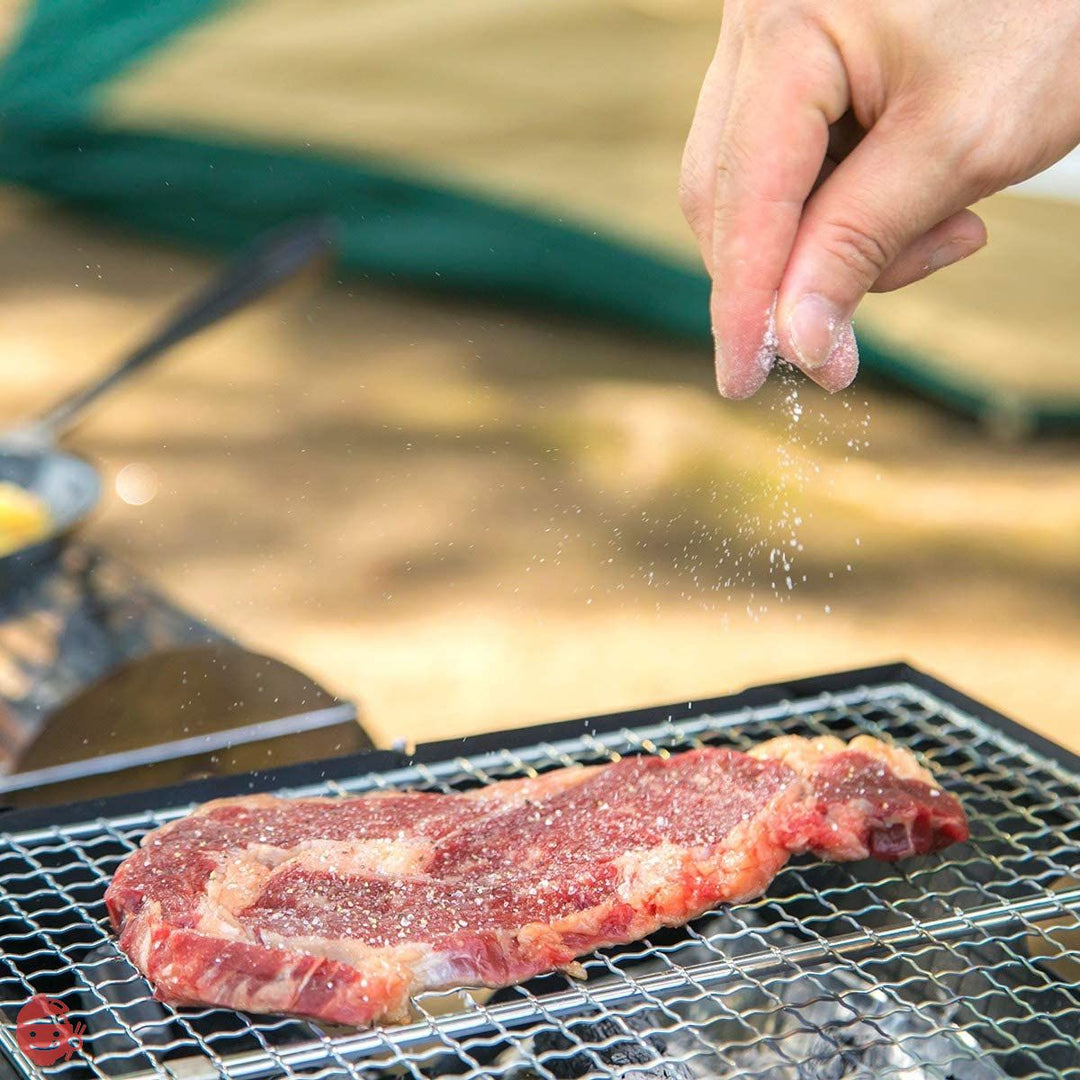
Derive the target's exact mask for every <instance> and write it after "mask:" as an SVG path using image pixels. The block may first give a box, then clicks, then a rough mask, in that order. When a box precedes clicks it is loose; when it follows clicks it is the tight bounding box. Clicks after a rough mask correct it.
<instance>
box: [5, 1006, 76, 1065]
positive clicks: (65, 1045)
mask: <svg viewBox="0 0 1080 1080" xmlns="http://www.w3.org/2000/svg"><path fill="white" fill-rule="evenodd" d="M85 1032H86V1025H85V1024H81V1023H79V1021H77V1020H76V1021H74V1022H72V1021H71V1020H69V1019H68V1007H67V1006H66V1005H65V1004H64V1003H63V1002H62V1001H60V1000H59V999H57V998H51V997H46V996H45V995H44V994H38V995H36V996H35V997H32V998H31V999H30V1000H29V1001H28V1002H27V1003H26V1004H25V1005H24V1006H23V1007H22V1008H21V1009H20V1010H19V1015H18V1016H17V1017H16V1019H15V1040H16V1042H18V1044H19V1049H20V1050H21V1051H22V1052H23V1053H24V1054H25V1055H26V1056H27V1057H28V1058H29V1059H30V1060H31V1061H32V1062H33V1063H34V1064H35V1065H55V1064H56V1063H57V1062H58V1061H67V1060H68V1059H69V1058H70V1057H71V1055H72V1054H74V1053H75V1051H76V1050H81V1049H82V1037H83V1035H84V1034H85Z"/></svg>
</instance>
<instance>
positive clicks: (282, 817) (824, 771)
mask: <svg viewBox="0 0 1080 1080" xmlns="http://www.w3.org/2000/svg"><path fill="white" fill-rule="evenodd" d="M966 838H967V823H966V821H965V818H964V813H963V810H962V809H961V807H960V804H959V803H958V802H957V800H956V799H955V798H954V797H953V796H952V795H949V794H948V793H946V792H944V791H942V790H941V788H939V787H938V786H937V784H936V783H935V782H934V781H933V779H932V777H931V776H930V774H929V773H927V772H925V770H923V769H921V768H920V767H919V766H918V764H917V763H916V762H915V761H914V759H913V758H912V757H911V755H910V754H908V753H906V752H905V751H903V750H899V749H897V748H895V747H889V746H886V745H885V744H883V743H881V742H879V741H877V740H875V739H871V738H869V737H867V736H860V737H859V738H857V739H854V740H853V741H852V742H851V743H850V744H844V743H842V742H841V741H840V740H838V739H833V738H823V739H813V740H808V739H800V738H797V737H783V738H780V739H773V740H771V741H770V742H767V743H764V744H763V745H761V746H759V747H757V748H756V749H755V750H753V751H752V752H751V753H750V754H741V753H737V752H735V751H733V750H726V749H711V748H710V749H701V750H691V751H688V752H686V753H681V754H676V755H673V756H671V757H667V758H660V757H639V758H627V759H624V760H622V761H619V762H617V763H615V764H612V765H604V766H593V767H588V768H569V769H560V770H557V771H555V772H551V773H548V774H546V775H544V776H540V777H537V778H532V779H525V780H510V781H503V782H502V783H498V784H493V785H491V786H489V787H486V788H482V789H479V790H477V791H470V792H467V793H464V794H456V795H437V794H427V793H421V792H401V793H385V792H380V793H377V794H372V795H367V796H361V797H359V798H345V799H280V798H276V797H274V796H269V795H253V796H246V797H242V798H238V799H225V800H220V801H218V802H212V803H208V804H206V805H205V806H203V807H201V808H200V809H198V810H196V811H195V812H194V813H193V814H191V815H190V816H188V817H186V818H183V819H182V820H180V821H176V822H173V823H171V824H169V825H166V826H164V827H163V828H161V829H158V830H156V831H155V832H152V833H150V834H149V835H148V836H147V837H146V838H145V839H144V840H143V844H142V847H141V848H140V850H139V851H138V852H136V853H135V854H134V855H132V856H131V857H130V858H128V859H127V860H126V861H125V862H124V863H123V864H122V865H121V867H120V868H119V870H117V872H116V876H115V878H114V879H113V882H112V884H111V885H110V886H109V889H108V891H107V893H106V896H105V899H106V903H107V905H108V908H109V912H110V914H111V916H112V919H113V922H114V923H115V925H116V926H117V928H118V930H119V931H120V946H121V948H122V949H123V950H124V952H125V953H127V955H128V956H129V957H130V958H131V960H132V961H133V963H135V964H136V966H137V967H138V968H139V969H140V970H141V971H142V972H143V973H144V974H145V975H146V976H147V977H148V978H149V979H150V980H151V982H152V983H153V984H154V986H155V989H156V993H157V995H158V997H159V998H160V999H161V1000H163V1001H167V1002H170V1003H172V1004H176V1005H184V1004H209V1005H224V1006H230V1007H233V1008H237V1009H244V1010H247V1011H250V1012H271V1013H290V1014H295V1015H300V1016H309V1017H313V1018H316V1019H322V1020H326V1021H330V1022H333V1023H340V1024H352V1025H365V1024H370V1023H374V1022H378V1021H383V1020H400V1019H403V1018H405V1017H407V1015H408V1003H409V997H410V995H412V994H415V993H418V992H421V991H424V990H436V989H445V988H449V987H453V986H457V985H474V986H475V985H485V986H506V985H510V984H512V983H516V982H521V981H523V980H525V979H528V978H531V977H532V976H533V975H536V974H539V973H540V972H543V971H550V970H553V969H556V968H567V967H570V966H571V965H572V964H573V962H574V960H575V958H576V957H579V956H581V955H583V954H585V953H588V952H591V951H592V950H594V949H597V948H600V947H602V946H605V945H614V944H618V943H623V942H628V941H634V940H636V939H638V938H641V937H644V936H646V935H648V934H649V933H651V932H653V931H654V930H656V929H657V928H658V927H660V926H673V925H678V924H680V923H683V922H686V921H687V920H689V919H692V918H694V917H696V916H697V915H700V914H701V913H702V912H704V911H707V910H708V909H710V908H712V907H715V906H716V905H717V904H721V903H734V902H740V901H745V900H749V899H752V898H753V897H756V896H759V895H760V894H761V893H762V892H764V890H765V889H766V888H767V887H768V885H769V882H770V881H772V879H773V877H774V876H775V875H776V873H777V872H778V871H779V870H780V868H781V867H782V866H783V865H784V863H785V862H786V861H787V860H788V858H789V857H790V856H791V855H792V854H795V853H798V852H803V851H813V852H815V853H817V854H818V855H820V856H822V857H824V858H830V859H838V860H845V859H860V858H865V857H866V856H867V855H874V856H876V857H878V858H884V859H898V858H902V857H904V856H907V855H915V854H922V853H925V852H928V851H933V850H936V849H937V848H940V847H943V846H945V845H946V844H949V843H952V842H954V841H958V840H964V839H966Z"/></svg>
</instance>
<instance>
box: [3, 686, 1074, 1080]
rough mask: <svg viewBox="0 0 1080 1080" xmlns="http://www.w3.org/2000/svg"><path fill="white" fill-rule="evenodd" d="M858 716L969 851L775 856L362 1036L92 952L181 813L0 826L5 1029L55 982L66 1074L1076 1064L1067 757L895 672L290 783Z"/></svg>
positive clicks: (341, 789)
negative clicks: (714, 891) (180, 994)
mask: <svg viewBox="0 0 1080 1080" xmlns="http://www.w3.org/2000/svg"><path fill="white" fill-rule="evenodd" d="M860 732H868V733H870V734H873V735H877V736H879V737H881V738H885V739H888V740H892V741H896V742H898V743H900V744H902V745H905V746H907V747H909V748H910V749H912V750H913V751H914V752H915V753H916V754H917V755H918V756H919V757H920V759H921V760H922V762H923V763H924V764H926V765H928V766H929V767H931V768H932V769H934V770H936V771H939V772H940V773H941V775H942V776H943V777H944V778H945V780H946V783H947V784H948V786H949V787H950V788H951V789H952V790H953V791H954V792H956V793H957V794H958V795H959V796H960V798H961V799H962V800H963V802H964V805H965V808H966V810H967V812H968V814H969V816H970V818H971V825H972V839H971V841H970V842H969V843H968V844H965V845H959V846H955V847H953V848H950V849H948V850H947V851H944V852H940V853H938V854H936V855H933V856H928V857H925V858H921V859H913V860H908V861H907V862H904V863H901V864H899V865H896V866H890V865H886V864H880V863H872V862H865V863H856V864H847V865H826V864H821V863H817V862H815V861H813V860H812V859H810V858H808V857H807V858H802V859H796V860H795V861H794V862H792V863H791V864H790V865H789V866H788V867H787V868H786V869H785V870H784V871H782V872H781V874H780V875H779V876H778V877H777V878H776V880H775V881H774V882H773V884H772V886H771V888H770V889H769V891H768V893H767V895H766V896H765V897H763V898H761V899H759V900H757V901H755V902H753V903H750V904H745V905H740V906H737V907H733V908H729V909H724V910H719V911H717V912H713V913H711V914H709V915H706V916H704V917H703V918H701V919H698V920H696V921H695V922H694V923H693V924H691V925H690V926H689V927H686V928H684V929H680V930H666V931H662V932H660V933H657V934H655V935H653V936H652V937H651V938H650V939H648V940H646V941H642V942H638V943H636V944H633V945H628V946H625V947H620V948H615V949H608V950H604V951H603V952H600V953H597V954H594V955H593V956H590V957H588V958H586V959H585V960H584V967H585V969H586V972H587V975H588V977H587V979H586V980H585V981H583V982H576V981H573V980H570V979H568V978H567V977H565V976H562V975H548V976H543V977H541V978H538V979H535V980H533V981H532V982H530V983H528V984H526V985H524V986H521V987H515V988H512V989H509V990H503V991H499V992H497V993H494V994H493V993H491V992H490V991H465V990H462V991H458V992H456V993H452V994H441V995H436V994H424V995H421V996H420V997H418V998H417V1000H416V1002H415V1019H414V1022H413V1023H411V1024H408V1025H405V1026H401V1027H396V1028H389V1027H388V1028H380V1029H375V1030H372V1031H365V1032H359V1033H357V1032H347V1031H333V1030H330V1029H327V1028H322V1027H319V1026H317V1025H315V1024H312V1023H308V1022H304V1021H297V1020H291V1019H272V1018H259V1017H251V1016H247V1015H242V1014H238V1013H235V1012H232V1011H229V1010H223V1009H181V1010H174V1009H171V1008H168V1007H165V1006H162V1005H160V1004H158V1003H156V1002H154V1001H152V999H151V997H150V994H149V990H148V987H147V985H146V983H145V981H144V980H143V979H142V977H141V976H139V975H138V973H137V972H136V971H135V970H134V969H133V968H132V967H131V965H130V964H129V963H128V962H127V960H126V959H125V958H123V957H122V956H121V955H120V954H119V953H118V952H117V950H116V949H115V947H114V946H113V944H112V936H111V933H110V929H109V924H108V920H107V916H106V912H105V907H104V903H103V900H102V895H103V893H104V890H105V887H106V885H107V883H108V880H109V878H110V875H111V874H112V872H113V871H114V870H115V868H116V867H117V865H118V864H119V863H120V861H121V860H122V859H123V858H124V857H125V856H126V855H127V854H128V853H129V852H131V851H132V850H134V849H135V847H136V846H137V845H138V842H139V840H140V838H141V837H142V836H143V834H144V833H145V832H147V831H148V830H149V829H152V828H155V827H157V826H158V825H161V824H163V823H164V822H166V821H168V820H172V819H173V818H175V817H177V816H179V815H180V814H181V813H183V812H184V811H185V810H186V809H187V808H186V807H182V808H175V809H168V810H164V809H163V810H160V811H156V812H143V813H138V814H131V815H127V816H123V817H115V818H101V819H98V820H96V821H90V822H85V823H79V824H74V825H63V826H54V827H51V828H45V829H39V830H36V831H32V832H23V833H20V834H7V835H5V836H2V837H0V880H2V882H3V887H4V895H3V898H2V900H0V950H2V954H3V955H2V957H0V1009H2V1011H3V1013H4V1022H3V1024H2V1025H0V1045H2V1047H3V1049H4V1050H5V1052H6V1053H7V1055H8V1057H9V1058H10V1060H11V1062H12V1063H13V1064H14V1066H15V1067H16V1069H17V1070H18V1073H19V1074H21V1075H22V1076H25V1077H28V1078H33V1077H36V1076H38V1075H41V1074H42V1070H40V1069H38V1068H37V1067H36V1066H34V1065H33V1064H32V1063H31V1062H29V1061H28V1060H27V1059H26V1058H25V1057H24V1056H23V1055H22V1054H21V1053H20V1052H19V1050H18V1048H17V1045H16V1042H15V1039H14V1017H15V1015H16V1013H17V1012H18V1010H19V1008H20V1007H21V1006H22V1005H23V1004H24V1003H25V1002H26V1000H27V999H28V998H29V997H30V996H32V995H34V994H49V995H51V996H54V997H59V998H61V999H62V1000H63V1001H64V1002H65V1003H66V1004H67V1005H68V1006H69V1008H70V1009H71V1012H72V1015H73V1018H76V1019H79V1020H81V1021H82V1022H83V1023H84V1024H85V1025H86V1028H87V1034H86V1036H85V1037H84V1048H83V1052H82V1053H81V1054H77V1055H76V1056H75V1057H74V1058H73V1059H72V1060H71V1061H69V1062H65V1063H62V1064H59V1065H56V1066H53V1067H51V1068H50V1069H49V1070H48V1072H49V1073H50V1074H52V1075H57V1076H63V1077H65V1078H66V1080H84V1078H89V1077H91V1076H96V1077H101V1078H114V1077H117V1078H119V1077H123V1078H127V1077H135V1076H154V1077H161V1078H175V1080H194V1078H197V1077H203V1076H206V1077H224V1078H229V1080H246V1078H254V1077H262V1076H299V1075H303V1076H305V1077H313V1078H323V1077H326V1078H331V1077H333V1078H337V1077H344V1076H354V1077H370V1076H375V1075H389V1076H401V1077H412V1078H416V1080H419V1078H422V1077H430V1076H437V1075H448V1076H460V1077H488V1076H500V1077H502V1076H505V1077H511V1078H513V1080H532V1078H544V1080H557V1078H563V1077H610V1076H622V1077H632V1078H633V1080H653V1078H657V1080H689V1078H691V1077H698V1076H708V1077H721V1076H723V1077H727V1076H731V1077H736V1076H738V1077H751V1076H753V1077H768V1078H769V1080H773V1078H777V1080H779V1078H788V1077H790V1078H800V1080H802V1078H807V1080H809V1078H815V1080H824V1078H835V1080H839V1078H857V1077H896V1078H897V1080H917V1078H920V1080H921V1078H922V1077H927V1078H934V1080H949V1078H953V1077H956V1078H960V1077H963V1078H964V1080H969V1078H970V1080H992V1078H998V1077H1006V1076H1008V1077H1035V1076H1039V1077H1043V1076H1054V1077H1075V1078H1078V1080H1080V1041H1078V1033H1080V989H1078V985H1080V775H1076V774H1074V773H1072V772H1070V771H1069V770H1068V769H1067V768H1065V767H1064V766H1063V765H1061V764H1059V763H1058V762H1056V761H1054V760H1051V759H1050V758H1048V757H1046V756H1043V755H1042V754H1040V753H1039V752H1037V751H1036V750H1034V749H1033V748H1031V747H1029V746H1027V745H1025V744H1023V743H1020V742H1018V741H1016V740H1015V739H1013V738H1012V737H1011V736H1010V735H1008V734H1006V733H1004V732H1003V731H1000V730H998V729H997V728H995V727H993V726H991V725H989V724H988V723H986V722H984V721H983V720H981V719H979V718H978V717H977V716H975V715H974V714H973V713H969V712H967V711H965V710H963V709H961V708H959V707H957V706H955V705H952V704H950V703H948V702H947V701H946V700H945V699H943V698H942V697H940V696H938V695H937V694H936V693H934V692H932V691H930V690H928V689H926V688H923V687H920V686H917V685H914V684H913V683H908V682H890V683H888V684H883V685H877V686H863V687H859V688H856V689H851V690H845V691H842V692H835V693H829V694H818V695H815V696H811V697H806V698H800V699H796V700H792V701H784V702H781V703H777V704H772V705H763V706H758V707H754V708H744V709H740V710H738V711H736V712H731V713H723V714H714V715H703V716H699V717H697V718H694V719H689V720H683V721H669V722H667V723H662V724H653V725H650V726H646V727H638V728H623V729H622V730H619V731H613V732H610V733H607V734H602V735H594V736H585V737H579V738H573V739H565V740H560V741H557V742H541V743H537V744H535V745H530V746H526V747H520V748H517V749H514V750H509V749H507V750H502V751H499V752H493V753H482V754H476V755H474V756H472V757H468V758H458V759H455V760H447V761H441V762H437V763H433V764H429V765H423V764H421V765H414V766H410V767H408V768H402V769H396V770H393V771H389V772H385V773H381V774H369V775H366V776H362V777H355V778H352V779H347V780H344V781H328V782H324V783H319V784H312V785H308V786H305V787H303V788H293V789H290V793H292V794H304V795H308V794H330V793H339V794H343V793H356V792H362V791H366V790H371V789H373V788H377V787H383V788H401V787H415V788H420V789H424V790H438V791H451V790H460V789H462V788H465V787H469V786H475V785H478V784H486V783H490V782H492V781H495V780H500V779H504V778H507V777H512V776H521V775H526V774H535V773H537V772H542V771H544V770H546V769H550V768H554V767H557V766H560V765H569V764H572V763H575V762H588V763H593V762H603V761H608V760H612V759H614V758H615V757H616V756H618V755H625V754H628V753H667V752H668V751H669V750H678V749H686V748H689V747H691V746H697V745H702V744H712V745H732V746H735V747H738V748H747V747H749V746H750V745H751V744H752V743H755V742H758V741H760V740H762V739H765V738H768V737H771V736H773V735H777V734H780V733H798V734H826V733H830V734H836V735H839V736H841V737H843V738H851V737H852V736H854V735H856V734H859V733H860Z"/></svg>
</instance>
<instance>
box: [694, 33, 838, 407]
mask: <svg viewBox="0 0 1080 1080" xmlns="http://www.w3.org/2000/svg"><path fill="white" fill-rule="evenodd" d="M745 49H746V50H747V51H746V53H745V54H744V56H743V57H742V62H741V63H740V64H739V68H738V72H737V75H736V79H735V85H734V87H733V88H732V95H731V102H730V105H729V109H728V115H727V123H726V125H725V128H724V134H723V138H722V140H721V143H720V148H719V157H718V159H717V163H716V189H715V206H714V223H713V240H712V259H711V267H712V298H711V301H710V312H711V316H712V325H713V336H714V338H715V341H716V378H717V384H718V385H719V387H720V392H721V393H722V394H724V396H725V397H736V398H741V397H748V396H749V395H751V394H753V393H754V392H755V391H756V390H758V389H759V388H760V387H761V385H762V383H763V382H764V381H765V378H766V377H767V375H768V373H769V369H770V368H771V367H772V363H773V360H774V359H775V356H776V332H775V324H774V323H772V318H773V315H774V310H775V303H776V295H777V291H778V290H779V288H780V282H781V280H782V279H783V276H784V270H785V268H786V267H787V263H788V258H789V257H790V255H791V249H792V246H793V244H794V242H795V237H796V234H797V232H798V227H799V220H800V218H801V216H802V211H803V204H804V203H805V202H806V199H807V198H808V196H809V195H810V192H811V191H812V189H813V186H814V182H815V181H816V179H817V176H818V173H819V171H820V170H821V166H822V162H823V161H824V160H825V153H826V150H827V148H828V141H829V125H830V123H832V122H833V121H835V120H836V119H837V118H838V117H839V116H841V115H842V114H843V112H844V110H845V108H846V104H847V82H846V78H845V76H844V71H843V66H842V64H841V63H840V59H839V57H838V56H837V55H836V53H835V51H834V50H833V48H832V46H831V44H829V43H828V42H827V40H821V41H819V40H817V37H816V35H815V34H814V33H813V32H812V31H810V30H809V29H806V30H803V29H801V28H800V29H796V30H795V31H793V32H791V33H790V34H789V35H788V39H787V40H786V41H784V42H783V43H779V42H775V41H773V42H770V43H768V48H767V51H766V49H765V48H764V46H763V44H762V43H761V42H759V41H756V40H754V39H753V38H750V39H748V40H747V42H746V44H745Z"/></svg>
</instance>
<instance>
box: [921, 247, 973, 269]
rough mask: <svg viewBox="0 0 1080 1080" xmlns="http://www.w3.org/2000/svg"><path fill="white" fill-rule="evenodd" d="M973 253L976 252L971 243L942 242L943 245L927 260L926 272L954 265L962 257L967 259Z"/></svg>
mask: <svg viewBox="0 0 1080 1080" xmlns="http://www.w3.org/2000/svg"><path fill="white" fill-rule="evenodd" d="M972 254H974V252H973V251H972V249H971V245H970V244H966V243H962V242H957V241H955V240H950V241H948V242H947V243H944V244H942V245H941V247H939V248H938V249H937V251H935V252H934V253H933V254H932V255H931V256H930V258H929V259H927V260H926V272H927V273H928V274H932V273H934V271H935V270H941V269H943V268H944V267H946V266H952V264H953V263H958V262H959V261H960V260H961V259H966V258H967V257H968V256H969V255H972Z"/></svg>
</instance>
